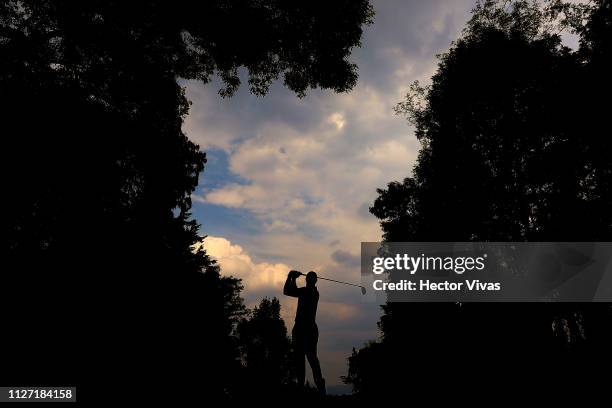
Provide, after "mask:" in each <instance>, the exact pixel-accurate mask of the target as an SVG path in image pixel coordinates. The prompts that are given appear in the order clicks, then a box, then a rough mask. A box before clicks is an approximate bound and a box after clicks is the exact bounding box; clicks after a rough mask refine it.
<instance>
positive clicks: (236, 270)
mask: <svg viewBox="0 0 612 408" xmlns="http://www.w3.org/2000/svg"><path fill="white" fill-rule="evenodd" d="M204 248H205V249H206V251H207V252H208V254H209V255H211V256H212V257H213V258H215V259H216V260H217V262H219V265H220V266H221V268H222V271H223V273H224V274H225V275H232V276H234V277H236V278H240V279H242V281H243V284H244V286H245V292H256V291H258V290H261V289H271V288H282V286H283V284H284V282H285V279H286V277H287V272H289V267H288V266H287V265H285V264H282V263H276V264H273V263H267V262H260V263H256V262H253V260H252V259H251V257H250V256H249V255H248V254H247V253H246V252H245V251H244V249H243V248H242V247H241V246H240V245H235V244H232V243H231V242H230V241H228V240H227V239H225V238H221V237H211V236H208V237H206V239H205V240H204Z"/></svg>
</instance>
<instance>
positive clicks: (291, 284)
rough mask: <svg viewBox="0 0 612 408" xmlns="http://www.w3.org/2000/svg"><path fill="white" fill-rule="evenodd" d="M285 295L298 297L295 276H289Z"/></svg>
mask: <svg viewBox="0 0 612 408" xmlns="http://www.w3.org/2000/svg"><path fill="white" fill-rule="evenodd" d="M283 295H285V296H293V297H298V295H299V292H298V288H297V285H296V283H295V278H292V277H290V276H287V280H286V281H285V287H284V288H283Z"/></svg>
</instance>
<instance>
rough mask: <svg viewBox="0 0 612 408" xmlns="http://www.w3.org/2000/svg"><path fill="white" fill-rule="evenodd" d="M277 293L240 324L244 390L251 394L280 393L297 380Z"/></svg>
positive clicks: (239, 340)
mask: <svg viewBox="0 0 612 408" xmlns="http://www.w3.org/2000/svg"><path fill="white" fill-rule="evenodd" d="M280 309H281V306H280V303H279V301H278V299H277V298H276V297H273V298H272V299H269V298H267V297H266V298H263V299H262V300H261V302H260V304H259V306H258V307H255V309H253V311H252V312H251V313H250V314H249V316H248V318H243V319H242V320H241V321H240V323H239V324H238V327H237V337H238V342H239V344H240V351H241V356H242V362H243V365H244V368H245V370H246V372H245V374H244V386H243V387H242V390H243V392H245V393H246V394H247V395H250V397H251V398H257V397H261V396H267V398H271V397H272V396H276V395H278V394H279V393H280V392H282V389H283V388H286V387H287V386H288V385H290V384H292V383H293V382H294V380H293V375H292V372H291V353H290V341H289V337H288V336H287V327H286V326H285V322H284V321H283V319H282V318H281V316H280Z"/></svg>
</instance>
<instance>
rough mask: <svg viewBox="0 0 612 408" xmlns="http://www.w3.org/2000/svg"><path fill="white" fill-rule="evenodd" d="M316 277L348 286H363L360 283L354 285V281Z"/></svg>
mask: <svg viewBox="0 0 612 408" xmlns="http://www.w3.org/2000/svg"><path fill="white" fill-rule="evenodd" d="M302 275H303V276H306V274H304V273H303V274H302ZM317 279H323V280H326V281H330V282H336V283H342V284H343V285H350V286H356V287H358V288H363V286H361V285H355V284H354V283H348V282H342V281H339V280H335V279H329V278H323V277H321V276H317Z"/></svg>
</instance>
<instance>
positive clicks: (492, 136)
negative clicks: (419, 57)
mask: <svg viewBox="0 0 612 408" xmlns="http://www.w3.org/2000/svg"><path fill="white" fill-rule="evenodd" d="M560 13H566V16H568V18H567V21H569V22H570V23H567V22H566V23H563V22H558V21H559V20H558V19H557V17H559V15H560ZM577 16H578V17H577ZM576 19H580V21H581V22H584V21H586V23H585V24H577V25H576V26H578V27H580V28H579V29H578V30H577V33H578V34H579V35H580V39H581V41H580V44H581V46H580V50H578V51H575V52H574V51H572V50H571V49H569V48H567V47H565V46H563V45H562V43H561V37H560V34H559V32H560V30H561V29H562V28H563V27H566V26H568V25H569V24H571V22H572V21H576ZM610 21H611V20H610V2H607V1H598V2H595V3H594V4H593V5H591V6H578V8H574V7H573V6H571V5H565V4H563V3H560V2H553V3H548V4H547V5H546V7H543V6H542V5H540V4H538V3H534V2H530V1H521V0H519V1H484V2H480V3H478V4H477V6H476V7H475V9H474V10H473V15H472V18H471V20H470V21H469V22H468V23H467V26H466V27H465V29H464V32H463V34H462V35H461V37H460V38H459V39H458V40H457V41H455V42H454V43H453V44H452V46H451V48H450V50H449V51H448V52H447V53H445V54H442V55H441V56H440V62H439V66H438V70H437V72H436V73H435V74H434V76H433V77H432V81H431V85H429V86H427V87H423V86H420V85H419V84H418V83H415V84H414V85H413V87H412V90H411V93H409V94H408V96H407V99H406V100H405V101H404V102H402V103H400V104H399V105H398V106H397V108H396V110H397V112H398V113H400V114H406V115H407V117H408V119H409V121H410V122H411V124H413V125H414V127H415V130H416V136H417V138H418V140H419V141H420V142H421V150H420V153H419V156H418V160H417V163H416V165H415V167H414V171H413V175H412V176H411V177H408V178H406V179H405V180H404V181H403V182H401V183H399V182H392V183H390V184H389V185H388V186H387V188H386V189H381V190H378V193H379V196H378V198H377V199H376V201H375V203H374V205H373V207H372V208H371V212H372V214H374V215H375V216H376V217H378V218H379V219H380V220H381V227H382V230H383V232H384V239H385V240H387V241H400V242H401V241H609V240H610V238H611V237H612V213H610V211H609V208H610V205H609V204H610V199H612V195H611V194H610V190H609V183H610V181H611V179H610V171H611V170H612V166H611V163H610V161H609V157H610V156H609V154H608V153H607V152H608V147H609V146H608V144H609V138H607V137H605V138H602V137H601V136H602V132H604V133H605V132H606V130H605V129H606V128H607V126H606V125H605V123H604V121H605V119H604V118H605V115H603V113H604V112H603V111H604V110H605V108H602V107H601V106H600V103H599V101H600V100H601V99H598V97H600V96H603V94H600V90H598V86H599V85H600V84H609V72H610V71H609V70H607V71H606V70H604V69H603V68H602V67H603V66H604V65H605V63H602V62H600V61H606V63H609V58H610V53H609V49H610V48H609V46H608V44H609V41H610V40H609V39H610V37H611V36H610V34H611V31H610V30H611V25H610ZM606 68H609V66H607V67H606ZM587 78H589V79H588V80H587ZM583 80H584V81H583ZM605 86H608V85H605ZM605 86H604V89H605ZM581 104H584V106H579V107H577V105H581ZM604 139H605V140H604ZM383 310H384V315H383V316H382V318H381V320H380V323H379V328H380V330H381V333H382V338H381V344H382V346H381V345H370V346H368V347H366V348H365V349H362V350H360V351H359V352H358V353H354V354H353V356H352V357H351V359H350V360H349V361H350V364H351V367H350V369H349V376H348V377H347V381H348V382H349V383H352V384H353V386H354V387H355V389H356V390H359V391H363V392H364V393H365V394H367V393H368V392H371V391H372V390H374V389H376V388H378V387H380V386H382V385H383V383H382V382H383V381H384V384H386V385H387V386H389V379H388V377H387V378H386V379H385V380H381V379H378V378H376V377H374V376H372V375H371V374H370V372H377V371H380V370H383V369H384V370H386V371H387V372H388V373H394V374H398V373H402V371H405V370H406V368H407V367H411V372H412V373H414V375H413V376H415V377H416V376H418V377H419V378H421V379H422V378H428V375H436V372H439V371H440V370H441V369H442V368H445V367H463V366H467V365H470V364H476V366H477V367H479V368H480V369H481V371H482V372H487V373H489V372H495V373H500V369H501V370H504V371H509V370H511V369H512V368H513V367H515V368H517V367H520V366H521V364H524V367H523V369H524V368H525V367H536V366H537V367H538V369H540V370H541V371H539V372H540V373H542V372H546V373H554V372H555V369H554V368H553V367H560V366H562V365H563V364H565V367H566V368H567V367H571V366H572V364H573V363H576V362H577V361H579V359H574V360H572V359H569V356H571V355H581V356H584V354H583V353H586V352H588V353H589V354H590V356H591V357H590V359H589V360H588V361H590V362H591V363H593V362H598V363H600V364H603V363H602V361H608V359H609V356H610V350H609V349H608V347H600V345H602V344H603V343H604V342H605V341H609V339H610V323H611V320H610V307H609V306H608V305H570V304H568V305H564V304H554V305H549V304H463V305H461V304H397V303H388V304H387V305H385V306H384V307H383ZM587 321H588V322H587ZM568 322H571V324H570V323H568ZM551 327H552V328H553V330H551ZM561 327H562V329H560V328H561ZM566 329H567V330H566ZM559 334H562V335H559ZM604 339H607V340H604ZM582 340H584V341H582ZM568 344H570V345H571V347H566V346H567V345H568ZM449 348H452V349H453V350H455V349H457V350H461V353H460V354H456V353H452V352H444V351H443V350H448V349H449ZM406 349H409V350H420V351H422V353H423V354H422V355H420V356H416V357H415V356H414V355H405V353H402V351H405V350H406ZM568 353H570V354H568ZM483 354H487V355H490V356H495V357H494V359H495V363H492V362H490V361H489V362H482V361H481V360H477V362H476V363H474V361H475V359H474V356H475V355H483ZM398 356H399V357H398ZM606 356H607V357H606ZM360 367H365V368H360ZM534 372H535V371H534ZM558 372H559V371H557V373H558ZM577 373H578V371H574V372H573V374H574V375H573V376H572V378H575V377H576V374H577ZM392 375H393V374H389V376H392ZM408 375H410V374H408ZM568 378H569V377H568ZM478 379H479V380H483V381H494V379H492V378H491V377H487V376H479V377H478ZM404 380H405V378H404ZM377 381H378V382H377ZM392 381H397V382H399V381H400V379H398V378H395V379H394V380H392ZM419 384H421V383H419ZM398 385H399V384H398ZM429 386H431V384H429Z"/></svg>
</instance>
